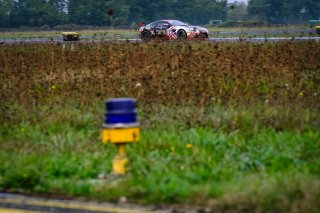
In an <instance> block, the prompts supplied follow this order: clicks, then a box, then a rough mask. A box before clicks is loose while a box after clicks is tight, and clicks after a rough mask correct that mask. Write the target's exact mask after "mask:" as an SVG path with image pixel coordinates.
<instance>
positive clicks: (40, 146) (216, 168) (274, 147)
mask: <svg viewBox="0 0 320 213" xmlns="http://www.w3.org/2000/svg"><path fill="white" fill-rule="evenodd" d="M53 103H54V102H52V104H48V105H42V106H41V107H40V108H37V109H31V108H29V109H26V108H25V107H21V106H15V107H13V106H11V107H8V108H7V110H6V115H7V116H8V117H7V122H6V123H1V125H0V127H1V130H0V135H1V137H0V162H1V166H0V190H9V191H20V192H21V191H24V192H38V193H53V194H62V195H72V196H86V197H91V198H95V199H103V200H109V201H117V200H118V199H119V197H121V196H126V197H127V198H128V199H129V200H130V201H132V202H138V203H158V204H159V203H189V204H192V205H204V206H208V207H209V208H211V209H212V210H217V209H218V210H223V211H228V210H231V211H232V212H247V211H253V212H314V211H315V210H316V209H317V208H320V206H319V202H318V198H319V196H320V180H319V174H320V143H319V142H320V131H319V130H318V129H317V124H313V123H312V120H317V119H318V114H317V113H316V112H310V111H308V110H303V109H300V110H299V111H297V112H296V113H297V115H299V117H298V118H296V119H293V120H291V121H289V122H288V120H287V119H292V118H291V117H292V116H291V115H290V113H287V114H285V113H284V115H282V117H280V118H279V117H278V119H277V120H278V122H280V123H281V120H282V122H288V123H290V122H293V123H292V125H291V126H290V125H286V126H283V128H282V131H278V130H276V127H277V125H279V124H276V123H272V120H273V119H275V117H274V116H275V114H276V115H277V116H279V115H280V114H282V113H283V112H284V110H285V109H281V108H275V107H270V106H265V107H264V106H260V107H257V108H255V109H254V108H251V109H249V108H247V109H246V108H237V107H228V108H226V107H222V106H220V107H219V106H215V107H211V108H208V110H209V111H207V112H202V113H200V116H203V117H207V119H206V120H203V121H202V122H200V123H199V122H197V120H198V119H197V118H196V119H193V118H192V117H193V115H194V114H195V112H196V110H195V108H190V107H188V108H187V107H185V108H175V107H160V108H161V109H159V106H158V105H157V106H155V108H153V109H149V108H148V110H147V108H144V107H141V109H140V112H139V114H140V118H141V123H142V126H141V128H142V138H141V141H140V142H139V143H136V144H129V145H128V146H127V147H128V149H127V153H128V158H129V159H130V163H129V165H128V175H126V176H125V177H124V178H120V179H116V180H113V179H111V180H109V176H107V179H106V180H104V181H101V180H100V181H99V180H98V176H99V174H110V173H111V163H112V158H113V156H114V155H115V147H114V145H112V144H107V145H103V144H102V143H101V142H100V131H101V124H102V121H103V119H102V115H103V108H102V104H103V103H99V102H98V104H97V102H96V101H95V102H93V103H92V104H91V105H89V106H87V107H78V106H77V105H75V103H64V104H62V103H56V104H55V105H53ZM282 110H283V111H282ZM14 112H16V113H14ZM275 112H276V113H275ZM300 116H301V117H300ZM256 117H259V118H261V119H256ZM268 119H269V121H268V122H266V121H267V120H268ZM189 122H192V123H193V124H190V123H189ZM168 123H170V125H168ZM230 123H231V125H230ZM298 123H303V124H304V125H301V126H299V125H297V124H298Z"/></svg>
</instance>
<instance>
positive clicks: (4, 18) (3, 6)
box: [0, 0, 14, 27]
mask: <svg viewBox="0 0 320 213" xmlns="http://www.w3.org/2000/svg"><path fill="white" fill-rule="evenodd" d="M13 3H14V0H0V27H9V26H10V25H11V23H10V13H11V10H12V6H13Z"/></svg>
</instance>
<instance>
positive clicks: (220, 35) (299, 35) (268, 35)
mask: <svg viewBox="0 0 320 213" xmlns="http://www.w3.org/2000/svg"><path fill="white" fill-rule="evenodd" d="M310 40H316V41H319V40H320V36H318V35H317V34H316V30H315V29H290V30H253V31H252V30H250V31H235V32H232V31H228V32H211V33H210V38H209V39H208V41H211V42H242V41H246V42H256V43H262V42H282V41H310ZM50 42H51V43H68V42H64V41H63V40H62V38H61V37H51V38H14V39H11V38H4V39H0V44H1V43H2V44H14V43H50ZM90 42H94V43H110V42H116V43H126V42H131V43H138V42H141V40H140V39H126V38H125V37H124V36H116V37H110V36H109V37H107V36H95V37H92V36H81V41H80V43H90Z"/></svg>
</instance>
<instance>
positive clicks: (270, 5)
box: [248, 0, 320, 24]
mask: <svg viewBox="0 0 320 213" xmlns="http://www.w3.org/2000/svg"><path fill="white" fill-rule="evenodd" d="M319 11H320V1H319V0H299V1H296V0H250V1H249V5H248V12H249V15H250V17H251V18H252V19H258V20H259V21H268V22H270V23H276V24H286V23H287V24H288V23H292V24H294V23H306V21H307V20H309V19H319V18H320V15H319Z"/></svg>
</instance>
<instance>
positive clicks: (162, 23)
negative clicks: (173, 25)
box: [156, 21, 169, 29]
mask: <svg viewBox="0 0 320 213" xmlns="http://www.w3.org/2000/svg"><path fill="white" fill-rule="evenodd" d="M168 27H169V23H168V22H165V21H159V22H157V25H156V28H158V29H166V28H168Z"/></svg>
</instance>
